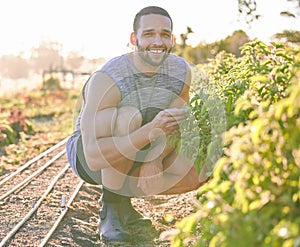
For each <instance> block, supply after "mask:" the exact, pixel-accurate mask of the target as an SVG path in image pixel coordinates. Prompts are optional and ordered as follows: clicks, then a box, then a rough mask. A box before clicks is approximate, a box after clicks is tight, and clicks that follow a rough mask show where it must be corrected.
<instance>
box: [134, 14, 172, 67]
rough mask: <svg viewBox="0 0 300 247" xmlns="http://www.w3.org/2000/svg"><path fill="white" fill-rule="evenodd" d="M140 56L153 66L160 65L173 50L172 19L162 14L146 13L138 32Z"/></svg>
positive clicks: (137, 39) (137, 43) (137, 42)
mask: <svg viewBox="0 0 300 247" xmlns="http://www.w3.org/2000/svg"><path fill="white" fill-rule="evenodd" d="M136 45H137V49H138V52H139V55H140V57H141V58H142V59H143V60H144V61H145V62H147V63H148V64H150V65H152V66H158V65H160V64H161V63H162V62H163V61H164V59H165V58H166V57H167V55H168V54H169V53H170V52H171V49H172V45H173V37H172V30H171V20H170V19H169V18H168V17H166V16H162V15H157V14H150V15H144V16H142V17H141V19H140V25H139V29H138V31H137V33H136Z"/></svg>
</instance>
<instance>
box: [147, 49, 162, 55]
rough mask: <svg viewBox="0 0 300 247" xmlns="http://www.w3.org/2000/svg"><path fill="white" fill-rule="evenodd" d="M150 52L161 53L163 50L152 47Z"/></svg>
mask: <svg viewBox="0 0 300 247" xmlns="http://www.w3.org/2000/svg"><path fill="white" fill-rule="evenodd" d="M150 52H153V53H156V54H159V53H162V52H163V50H157V49H151V50H150Z"/></svg>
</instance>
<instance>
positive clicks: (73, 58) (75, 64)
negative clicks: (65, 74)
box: [64, 51, 84, 70]
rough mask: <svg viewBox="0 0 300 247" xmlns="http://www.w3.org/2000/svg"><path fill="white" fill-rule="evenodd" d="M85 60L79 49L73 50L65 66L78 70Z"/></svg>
mask: <svg viewBox="0 0 300 247" xmlns="http://www.w3.org/2000/svg"><path fill="white" fill-rule="evenodd" d="M83 61H84V57H83V56H82V55H80V54H79V52H77V51H71V52H70V53H69V54H68V56H67V58H66V61H65V64H64V65H65V67H66V68H67V69H70V70H78V69H79V68H80V66H81V65H82V63H83Z"/></svg>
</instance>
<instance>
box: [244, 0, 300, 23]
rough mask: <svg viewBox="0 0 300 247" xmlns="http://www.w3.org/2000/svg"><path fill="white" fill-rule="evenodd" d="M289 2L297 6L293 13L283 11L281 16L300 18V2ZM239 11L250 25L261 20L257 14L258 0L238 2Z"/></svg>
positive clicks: (294, 0)
mask: <svg viewBox="0 0 300 247" xmlns="http://www.w3.org/2000/svg"><path fill="white" fill-rule="evenodd" d="M286 1H287V2H294V3H296V4H297V6H296V8H295V9H294V10H293V12H291V11H288V10H282V11H281V13H280V14H281V15H282V16H286V17H294V18H295V17H296V16H299V15H300V14H299V12H298V13H297V11H299V10H300V0H286ZM238 10H239V12H240V14H241V15H244V17H245V19H246V22H247V23H248V24H250V23H251V22H253V21H255V20H257V19H259V18H260V17H261V15H260V14H258V13H257V0H238Z"/></svg>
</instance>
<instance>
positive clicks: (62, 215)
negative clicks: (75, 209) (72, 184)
mask: <svg viewBox="0 0 300 247" xmlns="http://www.w3.org/2000/svg"><path fill="white" fill-rule="evenodd" d="M83 183H84V181H82V180H81V181H80V182H79V184H78V185H77V187H76V189H75V191H74V192H73V194H72V196H71V198H70V199H69V201H68V204H67V207H66V209H65V210H64V211H62V213H61V214H60V216H59V217H58V219H57V220H56V222H55V223H54V225H53V226H52V228H51V229H50V231H49V232H48V234H47V235H46V236H45V238H44V239H43V241H42V242H41V243H40V245H39V247H43V246H45V244H46V243H47V242H48V241H49V239H50V237H51V236H52V234H53V233H54V231H55V230H56V228H57V227H58V225H59V224H60V222H61V221H62V219H63V218H64V216H65V214H66V213H67V211H68V208H69V207H70V205H71V203H72V202H73V200H74V199H75V197H76V195H77V194H78V192H79V190H80V189H81V187H82V185H83Z"/></svg>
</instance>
